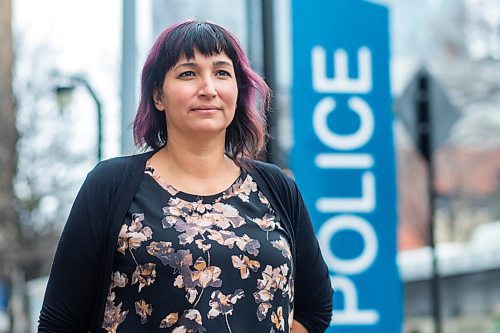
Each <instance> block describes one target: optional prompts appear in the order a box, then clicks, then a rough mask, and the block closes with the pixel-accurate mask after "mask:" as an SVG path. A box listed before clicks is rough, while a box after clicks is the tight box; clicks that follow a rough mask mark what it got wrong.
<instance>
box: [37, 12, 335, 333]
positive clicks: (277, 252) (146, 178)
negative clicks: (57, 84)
mask: <svg viewBox="0 0 500 333" xmlns="http://www.w3.org/2000/svg"><path fill="white" fill-rule="evenodd" d="M269 95H270V91H269V88H268V87H267V85H266V84H265V83H264V81H263V80H262V79H261V78H260V77H259V76H258V75H257V74H256V73H254V72H253V71H252V70H251V68H250V66H249V63H248V60H247V58H246V56H245V55H244V53H243V51H242V49H241V47H240V45H239V44H238V42H237V40H236V39H235V38H234V37H233V35H232V34H230V33H229V32H228V31H227V30H225V29H224V28H222V27H220V26H218V25H215V24H212V23H207V22H200V21H187V22H183V23H179V24H177V25H174V26H172V27H170V28H168V29H167V30H165V31H164V32H163V33H162V34H161V35H160V36H159V37H158V39H157V40H156V42H155V44H154V45H153V47H152V50H151V52H150V54H149V57H148V59H147V60H146V63H145V65H144V68H143V72H142V82H141V101H140V105H139V109H138V112H137V115H136V119H135V123H134V135H135V140H136V143H137V145H138V146H140V147H142V148H146V149H147V148H152V150H150V151H149V152H146V153H143V154H138V155H134V156H130V157H122V158H115V159H112V160H108V161H104V162H102V163H100V164H99V165H97V166H96V168H95V169H94V170H93V171H92V172H90V173H89V175H88V177H87V179H86V181H85V183H84V185H83V186H82V188H81V190H80V192H79V194H78V196H77V198H76V200H75V203H74V205H73V208H72V211H71V213H70V216H69V218H68V221H67V224H66V227H65V230H64V232H63V234H62V236H61V240H60V243H59V246H58V249H57V253H56V256H55V259H54V264H53V267H52V272H51V275H50V279H49V284H48V287H47V291H46V295H45V300H44V304H43V308H42V311H41V315H40V325H39V332H89V331H91V332H176V333H178V332H234V333H236V332H238V333H240V332H290V331H293V332H294V333H297V332H299V333H300V332H309V333H311V332H322V331H324V330H325V329H326V328H327V326H328V324H329V322H330V317H331V312H332V304H331V302H332V289H331V286H330V281H329V275H328V269H327V267H326V265H325V263H324V261H323V258H322V256H321V253H320V250H319V247H318V243H317V241H316V239H315V236H314V232H313V229H312V226H311V221H310V218H309V216H308V213H307V210H306V208H305V206H304V203H303V201H302V198H301V196H300V193H299V191H298V189H297V187H296V185H295V183H294V182H293V181H292V180H291V179H290V178H288V177H287V176H286V175H285V174H284V173H282V172H281V171H280V170H279V169H278V168H277V167H275V166H272V165H270V164H266V163H262V162H258V161H255V160H254V159H253V158H255V156H257V154H259V152H260V151H261V150H262V147H263V145H264V142H265V135H266V134H265V128H266V124H265V111H266V108H267V105H268V103H267V102H268V98H269Z"/></svg>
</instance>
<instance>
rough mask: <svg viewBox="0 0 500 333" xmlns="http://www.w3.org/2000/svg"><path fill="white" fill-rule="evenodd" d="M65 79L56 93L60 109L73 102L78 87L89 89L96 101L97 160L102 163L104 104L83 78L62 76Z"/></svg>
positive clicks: (58, 86)
mask: <svg viewBox="0 0 500 333" xmlns="http://www.w3.org/2000/svg"><path fill="white" fill-rule="evenodd" d="M58 76H59V77H60V78H61V79H64V80H65V82H64V84H59V85H57V86H56V87H55V93H56V98H57V104H58V105H59V107H61V108H64V107H65V106H67V105H68V104H69V102H70V101H71V97H72V96H71V95H72V93H73V90H75V88H76V86H78V85H82V86H83V87H85V88H86V89H87V91H88V92H89V94H90V96H91V97H92V99H93V100H94V103H95V105H96V112H97V160H98V161H100V160H101V158H102V104H101V101H100V100H99V98H98V97H97V95H96V93H95V91H94V89H93V88H92V86H91V85H90V84H89V82H88V81H87V80H86V79H84V78H83V77H81V76H61V75H58Z"/></svg>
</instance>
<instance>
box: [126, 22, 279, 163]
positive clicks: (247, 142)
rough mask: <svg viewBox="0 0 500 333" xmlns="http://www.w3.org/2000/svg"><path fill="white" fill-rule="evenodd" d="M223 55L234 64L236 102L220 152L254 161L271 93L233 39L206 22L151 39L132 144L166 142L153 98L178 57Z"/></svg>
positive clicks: (262, 140)
mask: <svg viewBox="0 0 500 333" xmlns="http://www.w3.org/2000/svg"><path fill="white" fill-rule="evenodd" d="M195 50H197V51H199V52H200V53H201V54H203V55H205V56H211V55H215V54H220V53H225V54H226V55H227V56H228V57H229V58H230V59H231V61H232V62H233V66H234V70H235V75H236V82H237V86H238V98H237V101H236V113H235V116H234V119H233V121H232V122H231V124H230V125H229V127H228V128H227V130H226V143H225V152H226V154H228V155H229V156H230V157H231V158H233V160H235V161H238V160H240V159H241V158H255V157H257V155H258V154H259V153H260V152H261V151H262V149H263V148H264V145H265V141H266V137H267V127H266V112H267V110H268V108H269V98H270V95H271V91H270V89H269V87H268V86H267V84H266V83H265V81H264V80H263V79H262V78H261V77H260V76H259V75H258V74H257V73H255V72H254V71H253V70H252V69H251V68H250V64H249V61H248V59H247V57H246V55H245V53H244V52H243V49H242V48H241V46H240V44H239V43H238V41H237V39H236V38H235V37H234V36H233V35H232V34H231V33H230V32H229V31H228V30H226V29H225V28H223V27H221V26H219V25H217V24H214V23H209V22H204V21H197V20H189V21H185V22H181V23H177V24H174V25H173V26H171V27H169V28H167V29H166V30H164V31H163V32H162V33H161V34H160V36H159V37H158V38H157V39H156V41H155V43H154V45H153V47H152V48H151V51H150V53H149V55H148V58H147V60H146V62H145V63H144V67H143V69H142V77H141V99H140V102H139V107H138V110H137V114H136V116H135V120H134V139H135V144H136V145H137V146H138V147H140V148H143V149H147V148H153V149H158V148H161V147H162V146H164V145H165V144H166V142H167V138H168V133H167V124H166V119H165V115H164V113H163V112H160V111H158V110H157V109H156V107H155V104H154V102H153V94H154V92H155V91H156V90H157V89H161V87H162V86H163V83H164V79H165V74H166V73H167V72H168V70H169V69H171V68H172V67H173V66H174V65H175V64H176V63H177V61H178V60H179V58H180V57H181V56H185V57H186V58H188V59H191V58H193V57H194V53H195Z"/></svg>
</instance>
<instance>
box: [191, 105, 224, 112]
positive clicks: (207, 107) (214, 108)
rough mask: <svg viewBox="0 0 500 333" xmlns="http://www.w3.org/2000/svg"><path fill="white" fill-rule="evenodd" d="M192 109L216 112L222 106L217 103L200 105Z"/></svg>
mask: <svg viewBox="0 0 500 333" xmlns="http://www.w3.org/2000/svg"><path fill="white" fill-rule="evenodd" d="M191 110H192V111H198V112H216V111H220V110H221V108H220V107H218V106H215V105H200V106H197V107H194V108H192V109H191Z"/></svg>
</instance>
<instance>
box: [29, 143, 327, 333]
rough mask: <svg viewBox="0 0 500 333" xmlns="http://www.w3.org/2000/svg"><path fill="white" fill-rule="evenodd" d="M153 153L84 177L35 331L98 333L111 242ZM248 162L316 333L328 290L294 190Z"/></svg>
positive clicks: (302, 311)
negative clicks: (284, 236)
mask: <svg viewBox="0 0 500 333" xmlns="http://www.w3.org/2000/svg"><path fill="white" fill-rule="evenodd" d="M153 153H154V151H151V152H148V153H143V154H138V155H133V156H128V157H118V158H114V159H111V160H107V161H103V162H100V163H99V164H98V165H97V166H96V167H95V168H94V169H93V170H92V171H91V172H90V173H89V174H88V175H87V178H86V180H85V182H84V184H83V186H82V188H81V189H80V191H79V193H78V195H77V197H76V199H75V202H74V204H73V207H72V209H71V213H70V215H69V217H68V221H67V223H66V226H65V228H64V231H63V233H62V235H61V239H60V241H59V245H58V247H57V251H56V255H55V258H54V263H53V266H52V270H51V274H50V277H49V282H48V285H47V290H46V292H45V298H44V302H43V306H42V311H41V313H40V320H39V327H38V332H39V333H52V332H71V333H77V332H103V330H102V328H101V323H102V319H103V314H104V307H105V304H106V296H107V292H108V288H109V284H110V281H111V274H112V264H113V255H114V253H115V252H116V240H117V239H118V233H119V231H120V227H121V225H122V223H123V221H124V219H125V215H126V213H127V211H128V209H129V207H130V204H131V203H132V200H133V198H134V196H135V193H136V192H137V190H138V188H139V185H140V183H141V180H142V178H143V173H144V169H145V165H146V161H147V160H148V159H149V157H151V156H152V154H153ZM247 162H248V164H249V166H250V167H249V168H248V172H249V173H250V175H251V176H252V177H253V179H254V180H255V181H256V183H257V185H258V186H259V188H260V189H261V190H262V192H263V193H264V194H265V195H266V197H267V198H268V199H269V201H270V202H271V205H272V206H273V208H274V209H275V210H276V211H277V212H278V214H279V215H280V216H282V220H283V224H284V228H285V229H286V230H287V232H288V233H289V234H290V235H292V240H291V243H292V244H291V248H292V251H293V260H294V264H295V267H296V277H295V296H294V319H295V320H297V321H299V322H300V323H301V324H302V325H304V326H305V327H306V328H307V330H308V332H309V333H315V332H323V331H325V330H326V328H327V327H328V325H329V323H330V318H331V315H332V295H333V290H332V287H331V284H330V278H329V274H328V268H327V266H326V264H325V262H324V260H323V257H322V255H321V252H320V249H319V246H318V242H317V240H316V238H315V235H314V230H313V227H312V224H311V220H310V217H309V214H308V212H307V209H306V207H305V205H304V202H303V200H302V197H301V195H300V192H299V190H298V188H297V186H296V184H295V182H294V181H293V180H292V179H291V178H289V177H288V176H287V175H285V174H284V173H283V172H282V171H281V170H280V169H279V168H278V167H276V166H274V165H272V164H267V163H263V162H258V161H247ZM92 276H94V277H95V279H90V278H89V277H92Z"/></svg>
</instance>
